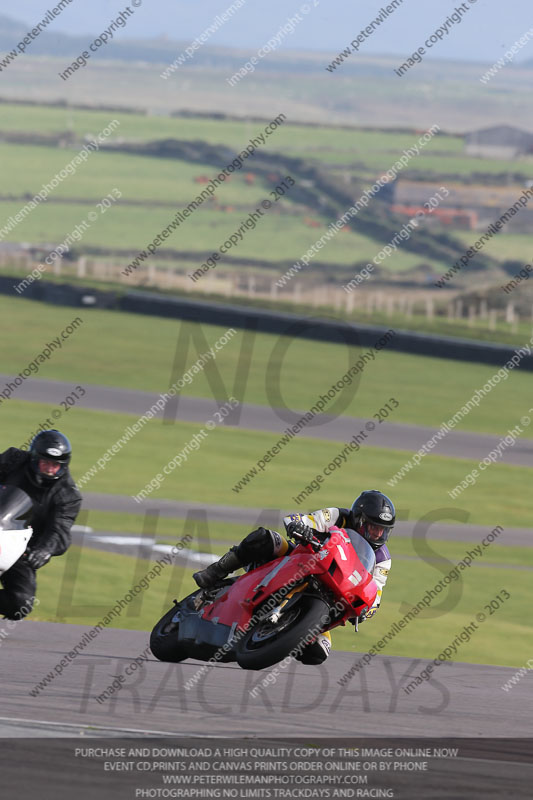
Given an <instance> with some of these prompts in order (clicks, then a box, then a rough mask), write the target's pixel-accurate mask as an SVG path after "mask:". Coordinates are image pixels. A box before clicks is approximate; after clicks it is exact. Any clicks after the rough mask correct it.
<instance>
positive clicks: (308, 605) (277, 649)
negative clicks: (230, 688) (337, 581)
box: [235, 595, 329, 669]
mask: <svg viewBox="0 0 533 800" xmlns="http://www.w3.org/2000/svg"><path fill="white" fill-rule="evenodd" d="M328 611H329V606H328V605H327V603H326V602H325V601H324V600H321V599H320V598H319V597H308V596H306V595H302V597H301V599H300V601H299V602H298V603H296V604H295V605H291V606H289V608H288V609H287V610H286V611H282V612H281V615H280V617H279V619H278V620H277V621H276V622H271V621H270V619H269V618H268V617H267V618H266V619H265V620H262V621H260V622H257V623H256V624H255V625H252V626H251V627H250V628H249V629H248V630H247V632H246V633H245V634H244V636H243V637H242V638H241V639H239V641H238V642H237V644H236V646H235V653H236V657H237V663H238V664H239V666H240V667H242V668H243V669H266V668H267V667H271V666H272V665H273V664H277V663H278V662H279V661H283V659H284V658H286V657H287V656H288V655H291V653H292V651H294V650H297V649H298V648H301V647H303V646H305V645H304V640H305V639H306V637H307V636H308V635H309V634H311V633H314V635H315V636H316V635H318V633H320V631H321V630H322V629H323V628H324V627H326V625H327V622H326V620H328V619H329V615H328ZM309 641H310V640H309ZM309 641H308V642H307V643H308V644H309Z"/></svg>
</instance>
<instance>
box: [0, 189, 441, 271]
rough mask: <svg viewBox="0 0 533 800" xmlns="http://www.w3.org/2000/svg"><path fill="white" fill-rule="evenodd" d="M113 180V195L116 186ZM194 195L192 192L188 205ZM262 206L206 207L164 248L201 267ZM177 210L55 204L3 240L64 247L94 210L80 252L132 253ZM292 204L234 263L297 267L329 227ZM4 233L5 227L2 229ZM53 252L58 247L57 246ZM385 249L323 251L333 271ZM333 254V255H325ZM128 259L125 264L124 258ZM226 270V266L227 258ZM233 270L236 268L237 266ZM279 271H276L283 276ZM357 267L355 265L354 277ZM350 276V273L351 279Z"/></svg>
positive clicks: (364, 241)
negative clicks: (187, 255)
mask: <svg viewBox="0 0 533 800" xmlns="http://www.w3.org/2000/svg"><path fill="white" fill-rule="evenodd" d="M118 185H119V184H117V183H116V182H114V181H113V180H111V179H109V181H108V193H110V192H111V190H112V189H113V188H114V187H115V186H118ZM268 192H269V190H268V189H265V190H264V192H263V198H264V199H268ZM194 197H196V194H193V193H192V190H191V196H190V199H193V198H194ZM23 205H24V203H23V202H22V201H20V202H17V203H14V202H4V203H1V204H0V207H1V208H2V210H3V214H4V216H5V219H6V220H7V219H8V218H9V216H10V215H12V216H14V215H15V214H16V213H17V212H18V211H20V209H21V207H22V206H23ZM258 205H259V204H252V203H250V205H249V207H248V208H247V209H246V210H244V209H243V210H240V211H227V212H226V211H216V210H209V209H208V208H200V209H198V210H197V211H196V212H195V213H194V214H193V215H191V216H190V217H189V219H187V220H185V222H182V223H181V224H180V226H179V228H178V229H177V230H176V231H175V232H173V233H172V234H171V235H170V236H169V238H168V239H166V240H165V242H164V244H163V247H162V249H174V250H182V251H188V252H192V253H194V252H197V253H198V256H197V264H196V266H197V267H198V266H200V264H201V263H202V260H203V259H202V255H201V254H205V253H211V252H216V251H217V250H218V249H219V248H220V246H221V245H223V244H224V242H225V241H226V240H227V239H228V237H229V236H231V234H233V233H234V232H235V231H237V230H238V229H239V228H240V227H241V225H242V224H243V222H244V220H246V218H247V217H248V216H249V214H250V213H251V212H252V211H255V209H256V208H257V206H258ZM180 208H181V206H176V208H174V209H172V208H154V207H148V208H146V207H143V206H142V205H140V206H124V205H122V206H121V205H120V201H118V202H117V204H116V206H112V207H111V208H109V209H107V210H106V211H105V213H104V214H102V213H101V210H100V209H98V207H97V206H96V204H93V203H87V204H80V203H74V202H69V203H67V202H65V203H62V204H57V203H53V204H52V203H50V204H47V205H41V206H39V208H38V209H36V210H35V211H34V212H33V213H32V214H30V215H29V216H28V217H27V218H26V219H25V220H24V222H22V223H20V224H19V225H18V226H17V227H16V228H15V229H14V230H13V231H11V232H10V233H8V234H7V235H6V236H5V241H31V242H36V243H37V242H39V243H42V244H45V243H47V244H51V245H55V246H56V245H57V244H59V243H61V242H63V241H64V240H65V239H66V237H67V236H68V234H69V233H70V232H71V231H74V230H75V228H76V226H77V225H80V224H81V223H82V222H83V221H84V220H85V221H88V216H87V215H88V214H89V212H90V211H94V212H95V213H97V214H98V218H97V220H96V221H95V222H93V223H92V224H91V227H90V229H89V230H86V231H85V232H84V233H83V235H82V240H81V242H80V244H79V245H75V246H76V249H77V250H79V251H81V252H83V250H84V247H88V246H93V247H104V248H105V247H109V248H120V249H129V250H131V251H133V252H135V251H138V250H144V249H145V248H146V246H147V245H148V244H149V243H150V242H151V241H152V240H153V239H155V237H156V236H157V235H158V234H159V233H160V232H161V231H162V230H163V228H166V227H167V226H168V225H169V224H170V223H171V222H172V221H173V220H174V218H175V215H176V212H177V211H178V210H179V209H180ZM286 209H287V205H286V204H284V205H281V204H280V205H279V206H276V207H275V208H272V209H270V210H267V211H264V212H263V213H264V216H263V217H261V219H258V220H257V222H256V227H255V228H254V229H251V230H248V231H247V232H246V235H245V236H244V237H243V238H242V239H241V240H240V241H239V242H238V243H237V246H235V247H233V248H232V249H230V250H229V251H228V255H229V256H230V257H236V258H239V259H246V258H250V259H254V260H256V259H262V258H267V259H268V260H272V261H274V262H276V261H290V262H296V261H297V260H298V259H299V258H300V257H301V256H303V255H304V254H305V253H306V252H307V250H308V249H309V248H310V247H311V245H313V244H314V243H315V242H316V241H317V239H319V238H320V237H321V236H322V235H323V234H324V233H325V232H326V230H327V225H328V221H327V220H325V219H323V218H322V219H321V218H320V217H318V216H315V215H313V217H312V219H313V220H317V221H319V222H321V225H320V227H318V228H310V227H309V226H308V225H306V224H305V222H304V219H303V217H301V216H295V215H290V214H286V213H285V211H286ZM0 227H1V226H0ZM51 249H52V248H51ZM380 249H381V245H380V244H379V243H377V242H376V241H375V240H374V239H370V238H369V237H367V236H362V235H360V234H358V233H355V232H354V231H351V230H350V231H348V232H346V233H340V234H339V235H338V236H336V237H335V238H334V239H332V240H331V242H330V243H328V249H327V250H324V256H323V259H321V260H324V259H325V258H326V257H327V261H328V262H329V263H331V264H332V266H333V268H335V265H337V264H339V265H350V264H355V263H359V264H360V263H361V262H363V261H364V262H368V261H371V260H372V259H373V258H374V256H375V255H376V254H377V253H378V252H379V250H380ZM326 253H327V256H326ZM122 260H123V259H122ZM422 260H423V259H422V258H421V256H418V255H416V254H414V253H408V252H407V251H404V252H401V251H400V252H399V253H398V254H397V255H395V256H394V257H393V258H390V259H388V260H385V261H384V262H383V264H384V266H386V268H387V269H390V270H391V271H398V272H399V271H402V270H407V269H412V268H414V267H415V266H416V265H418V264H420V263H421V262H422ZM154 261H157V262H158V263H159V264H161V265H165V264H166V265H168V266H171V267H173V266H175V262H174V261H170V262H169V261H168V260H167V261H161V258H158V257H157V256H155V257H154ZM433 263H434V264H435V272H436V273H438V272H439V271H442V272H445V271H446V269H448V266H449V265H448V264H445V263H444V262H438V261H435V262H433ZM219 264H220V266H224V265H225V262H224V257H223V256H222V258H221V260H220V262H219ZM231 269H232V270H235V266H234V265H231ZM278 272H279V270H278V271H277V272H276V273H273V274H275V277H276V278H277V277H278ZM355 272H356V269H355V267H354V274H355ZM351 277H352V275H351V274H349V275H346V277H345V279H346V281H348V280H349V279H351Z"/></svg>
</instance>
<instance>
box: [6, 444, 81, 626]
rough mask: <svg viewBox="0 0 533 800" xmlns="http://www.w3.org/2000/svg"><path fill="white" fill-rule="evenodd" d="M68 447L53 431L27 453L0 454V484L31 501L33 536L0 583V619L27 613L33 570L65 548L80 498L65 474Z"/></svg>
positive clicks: (15, 450)
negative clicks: (16, 489)
mask: <svg viewBox="0 0 533 800" xmlns="http://www.w3.org/2000/svg"><path fill="white" fill-rule="evenodd" d="M71 456H72V448H71V446H70V442H69V440H68V439H67V437H66V436H64V434H62V433H60V432H59V431H58V430H46V431H41V433H38V434H37V436H34V438H33V439H32V441H31V444H30V449H29V451H25V450H19V449H18V448H17V447H9V448H8V449H7V450H5V451H4V452H3V453H0V483H3V484H7V485H10V486H17V487H19V488H20V489H22V490H23V491H25V492H26V494H27V495H29V497H30V498H31V500H32V501H33V509H32V517H31V526H32V528H33V535H32V537H31V539H30V541H29V542H28V547H27V549H26V551H25V552H24V554H23V555H22V556H21V557H20V558H19V559H18V561H16V562H15V563H14V564H13V566H12V567H10V568H9V569H8V570H6V571H5V572H4V573H3V575H2V576H1V577H0V583H1V584H2V586H3V591H0V614H3V615H4V617H6V618H7V619H22V617H24V616H26V615H27V614H29V613H30V611H31V610H32V607H33V600H34V598H35V590H36V586H37V583H36V577H35V572H36V570H38V569H40V568H41V567H43V566H44V565H45V564H47V563H48V561H49V560H50V558H51V557H52V556H59V555H61V554H62V553H64V552H65V550H66V549H67V548H68V547H69V545H70V541H71V537H70V529H71V528H72V525H73V524H74V521H75V519H76V517H77V516H78V512H79V510H80V506H81V501H82V497H81V494H80V492H79V491H78V489H77V487H76V484H75V483H74V480H73V479H72V477H71V475H70V472H69V468H68V465H69V462H70V459H71Z"/></svg>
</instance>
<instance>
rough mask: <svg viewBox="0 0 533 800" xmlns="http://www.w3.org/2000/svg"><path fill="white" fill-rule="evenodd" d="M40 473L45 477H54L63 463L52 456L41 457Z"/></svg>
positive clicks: (39, 463)
mask: <svg viewBox="0 0 533 800" xmlns="http://www.w3.org/2000/svg"><path fill="white" fill-rule="evenodd" d="M37 468H38V470H39V474H40V475H43V476H44V477H45V478H54V477H55V476H56V475H57V473H58V472H59V470H60V469H61V463H60V462H59V461H54V460H53V459H51V458H40V459H39V461H38V462H37Z"/></svg>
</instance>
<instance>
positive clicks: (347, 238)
mask: <svg viewBox="0 0 533 800" xmlns="http://www.w3.org/2000/svg"><path fill="white" fill-rule="evenodd" d="M0 110H1V111H2V112H3V114H2V119H1V121H0V131H1V130H2V129H5V130H10V131H13V130H24V131H28V130H37V131H41V132H45V133H46V132H49V133H50V132H59V131H61V130H66V129H68V130H73V131H74V132H75V133H76V134H77V135H78V136H80V137H84V136H86V135H88V134H90V135H96V134H97V133H99V132H100V131H101V130H103V129H104V128H105V127H106V125H108V124H109V122H110V121H111V119H115V118H116V119H118V120H119V121H120V122H121V126H120V128H118V129H117V131H116V135H115V136H113V137H111V138H112V139H113V138H126V139H132V140H137V141H146V140H148V139H161V138H165V137H171V136H175V137H176V138H180V139H191V140H192V139H194V140H204V141H208V142H211V143H214V144H221V143H223V144H225V145H227V146H228V147H230V148H234V149H235V151H238V150H240V149H241V148H242V147H244V146H245V145H246V143H247V142H248V140H249V139H250V138H252V137H253V136H256V135H258V134H260V133H261V131H262V130H263V129H264V123H255V122H233V121H223V120H209V119H202V118H198V117H197V118H191V119H188V118H187V119H182V118H175V119H172V118H168V117H161V116H157V117H154V116H142V115H133V114H120V113H119V114H114V113H113V114H111V112H89V111H76V110H73V109H58V108H56V109H51V108H47V107H28V106H18V105H9V104H6V105H2V106H1V107H0ZM41 117H42V120H41ZM41 123H42V124H41ZM2 126H5V127H4V128H3V127H2ZM304 132H305V135H303V133H304ZM422 133H423V131H418V132H417V133H416V134H415V133H413V134H410V133H402V134H396V133H394V132H386V131H383V132H372V131H361V130H359V131H350V130H344V129H340V128H337V129H335V128H327V127H317V128H313V127H311V128H302V127H301V126H297V125H293V124H292V125H291V123H290V121H287V123H286V124H284V125H282V126H281V127H280V128H278V129H277V130H276V131H275V133H274V134H273V135H272V136H270V137H269V138H268V139H267V140H266V144H265V148H266V149H267V150H269V151H270V152H281V153H288V154H290V155H292V156H303V157H305V158H312V159H316V160H318V162H323V163H325V164H326V163H327V164H330V165H331V164H333V163H338V164H343V163H358V164H360V165H361V166H360V168H357V169H355V170H354V169H351V170H349V172H350V173H351V174H352V175H356V176H357V177H358V178H359V179H363V181H364V182H367V183H368V184H369V185H370V184H371V183H372V182H373V181H374V180H375V178H376V177H377V175H379V174H380V173H381V172H383V171H385V170H387V169H389V168H390V167H391V166H392V165H393V164H394V163H395V161H396V160H397V158H398V157H399V156H400V155H401V154H402V153H403V151H404V150H407V149H408V148H410V147H412V146H413V145H415V144H416V143H417V141H418V139H419V137H420V136H421V135H422ZM77 150H78V147H77V146H76V147H72V148H51V147H40V146H23V145H17V144H8V143H0V157H1V158H2V160H3V163H4V165H5V168H4V175H3V178H4V180H3V183H2V187H1V191H0V194H2V195H4V196H6V195H11V196H18V197H20V200H17V201H0V220H1V222H2V223H3V222H4V221H5V220H7V219H8V218H9V216H12V215H14V214H16V213H17V212H18V211H19V210H20V208H21V207H22V206H23V205H24V203H25V202H26V199H29V198H30V197H32V196H33V195H34V194H35V193H36V192H37V191H39V190H40V188H41V186H42V185H43V184H45V183H47V182H49V181H50V180H51V179H52V177H53V176H54V175H55V174H56V173H58V172H59V171H60V170H61V169H62V168H63V167H64V166H65V165H66V164H67V162H68V161H69V160H70V159H71V158H73V157H74V155H75V154H76V152H77ZM462 150H463V140H462V138H460V137H451V136H440V137H439V136H437V137H435V138H434V139H433V140H432V141H431V142H429V144H427V146H425V147H424V148H422V149H421V150H420V155H419V156H416V157H414V158H413V159H412V160H411V161H410V162H409V164H408V165H407V167H406V169H405V172H404V174H407V173H408V172H409V170H412V169H414V170H417V171H420V170H426V171H427V172H428V173H430V172H432V171H438V172H443V173H453V174H469V173H470V172H471V171H485V172H494V173H498V172H505V171H516V170H517V169H519V168H520V169H521V168H522V167H523V168H524V169H526V167H527V164H528V162H527V161H526V160H523V162H522V161H520V160H517V161H513V162H504V161H495V160H488V159H472V158H467V157H463V155H462ZM250 164H253V161H251V162H250ZM221 166H222V165H221ZM245 171H246V165H245V167H244V168H243V170H242V171H241V172H238V173H235V175H234V176H232V177H231V179H230V180H228V181H226V182H225V183H224V184H223V185H222V186H221V187H220V188H219V189H217V191H216V193H215V198H216V202H217V203H218V204H222V205H226V206H229V207H233V206H236V205H237V206H239V207H240V210H239V211H229V212H219V211H216V210H211V209H210V206H209V204H206V205H205V206H204V207H203V208H202V209H200V210H199V211H198V212H197V213H196V214H195V215H194V216H193V217H192V218H190V219H189V220H188V221H187V223H186V224H184V225H182V226H181V227H180V229H179V231H178V232H177V233H176V234H174V235H173V236H172V237H171V239H169V240H168V245H169V246H171V247H173V248H175V249H177V250H189V251H199V252H206V251H209V250H211V251H214V250H216V249H217V248H218V247H219V246H220V244H221V243H222V242H223V241H224V240H225V239H226V237H227V236H228V235H229V234H230V233H232V232H233V230H235V229H236V228H238V227H239V226H240V224H241V223H242V219H243V217H244V216H245V214H246V210H245V209H253V208H255V207H257V205H258V203H259V202H260V201H261V200H262V199H266V198H269V191H270V190H271V186H269V185H268V184H267V183H266V182H263V181H261V180H260V179H259V180H256V183H255V184H253V185H248V184H247V183H246V182H245V180H244V174H243V173H244V172H245ZM215 173H216V168H215V167H212V166H209V165H192V164H189V163H186V162H184V161H177V160H170V159H159V158H150V157H142V156H136V155H128V154H124V153H106V152H103V151H102V152H99V153H95V154H93V155H92V156H91V157H90V159H89V160H88V162H87V163H86V164H84V165H82V166H81V167H79V168H78V170H77V172H76V174H75V175H74V176H71V177H69V178H68V179H66V180H64V181H63V182H62V183H61V184H60V185H59V186H58V187H57V188H56V189H54V191H53V198H54V199H57V200H59V199H61V200H64V203H65V205H64V206H59V205H58V204H57V203H51V202H49V203H47V204H42V205H41V206H40V207H39V208H38V209H37V210H35V211H34V212H33V213H32V214H30V215H29V216H28V217H27V219H26V220H25V221H24V222H23V223H21V224H20V225H18V226H17V227H16V228H15V229H14V230H13V231H11V232H10V233H9V234H7V235H6V237H5V240H6V241H28V242H43V243H44V242H54V243H58V242H61V241H62V240H63V239H64V238H65V237H66V236H67V234H68V233H69V232H70V231H71V230H72V229H73V228H74V227H75V226H76V225H77V224H79V223H80V222H82V220H84V219H86V216H87V214H88V212H89V211H90V210H93V207H94V206H93V204H94V202H96V201H99V200H101V199H102V197H104V196H105V195H106V194H107V193H109V192H110V191H111V190H112V189H114V188H117V189H119V190H120V191H121V192H122V194H123V198H122V200H123V203H122V206H120V207H117V208H114V209H110V210H109V211H108V213H107V215H106V216H105V219H104V218H102V219H99V220H98V221H97V223H95V224H94V225H93V226H92V227H91V229H90V230H89V231H88V232H86V234H85V235H84V237H83V241H82V243H81V244H80V247H81V249H82V250H83V246H84V245H85V246H91V245H93V246H98V247H103V248H105V247H109V248H116V247H124V246H126V247H129V248H131V249H143V248H144V247H145V246H146V244H147V243H148V242H149V241H151V240H152V239H153V238H154V236H155V235H156V234H157V233H158V232H159V231H160V230H161V229H162V228H163V227H165V226H166V225H167V224H168V223H169V221H170V219H171V218H172V217H173V211H174V209H176V210H178V209H179V208H183V207H184V206H186V205H187V204H188V203H189V202H190V201H191V200H193V199H194V198H195V197H196V196H197V195H198V194H199V193H200V192H201V190H202V188H203V186H202V184H200V183H196V182H195V181H194V178H198V177H199V176H206V177H208V178H209V177H211V176H213V175H214V174H215ZM85 199H86V200H87V206H86V207H85V204H84V205H83V206H81V205H80V204H79V203H77V202H76V201H77V200H82V201H83V200H85ZM354 199H355V197H354ZM128 200H129V201H135V202H137V203H139V202H140V203H141V205H137V206H128V205H126V204H125V203H126V202H127V201H128ZM158 202H164V203H166V204H168V209H165V208H156V207H153V206H151V204H153V203H158ZM278 209H279V210H280V211H281V214H280V216H276V214H275V213H274V210H273V211H272V212H271V213H270V214H269V216H268V218H265V219H264V220H262V221H261V225H259V226H258V227H257V229H256V230H254V231H250V232H249V233H248V234H247V236H246V238H245V240H243V241H242V242H240V243H239V246H238V248H235V249H234V253H235V254H236V255H237V254H238V256H239V257H240V258H257V257H258V255H261V256H263V257H264V256H266V257H267V259H268V260H272V261H279V260H292V261H296V260H298V259H299V258H300V257H301V256H302V254H303V253H305V252H306V251H307V249H308V248H309V247H310V246H311V245H312V244H313V243H314V242H315V241H316V239H317V238H319V235H321V234H322V233H323V232H324V231H325V230H326V227H327V225H328V224H329V223H330V222H331V219H329V218H324V217H322V218H321V217H320V216H319V215H318V214H316V213H314V212H309V214H307V212H306V210H305V209H302V208H301V207H296V206H295V205H294V202H293V198H292V197H291V194H290V193H288V194H287V195H286V196H285V198H284V199H283V201H282V202H280V203H279V205H276V209H275V210H278ZM288 210H290V211H293V212H295V213H294V215H292V214H287V213H286V211H288ZM306 214H307V215H308V216H311V217H312V219H313V220H315V221H316V222H319V223H321V224H322V228H318V229H316V231H314V230H313V229H310V228H309V226H308V224H307V223H306V222H305V221H304V219H303V217H304V216H305V215H306ZM0 227H2V225H1V224H0ZM394 232H395V231H394V230H393V229H392V228H391V237H390V238H392V236H393V235H394ZM446 232H447V233H448V234H451V235H458V236H459V237H461V238H462V239H463V240H466V239H467V236H466V235H465V232H464V231H455V230H454V229H451V228H446ZM525 238H527V237H514V238H508V239H506V240H505V242H504V241H503V237H501V241H500V239H498V240H497V243H496V244H494V245H490V246H489V247H487V253H488V254H493V255H495V256H497V257H498V258H501V259H503V258H516V259H520V258H522V257H523V252H524V247H526V246H527V242H526V241H525ZM384 244H386V242H385V241H381V240H379V241H378V240H375V239H372V238H369V237H367V236H365V235H364V234H360V233H357V234H356V233H353V232H345V233H343V234H341V235H339V236H336V237H335V239H333V240H331V241H330V242H329V243H328V244H327V246H326V247H325V248H324V251H323V260H325V261H326V262H327V263H330V264H331V265H332V266H333V269H334V265H336V264H338V265H348V264H354V263H360V262H364V261H366V262H370V261H372V260H373V259H374V257H375V256H376V254H377V253H378V252H379V250H380V249H381V247H382V246H383V245H384ZM491 246H492V247H494V251H493V250H491ZM423 262H424V263H428V262H429V263H430V265H431V267H432V268H433V270H434V272H435V273H436V274H441V273H443V272H446V270H447V269H449V267H450V264H449V263H446V262H443V261H437V260H433V259H432V260H428V259H425V258H424V257H423V256H422V255H417V254H414V253H412V252H409V251H408V250H407V249H405V248H404V249H402V248H399V250H398V251H397V253H395V254H394V256H392V257H390V258H388V259H385V260H384V261H383V265H382V266H383V269H385V270H387V271H391V272H404V271H409V270H411V269H413V268H415V267H417V266H419V265H420V264H421V263H423ZM333 277H335V276H334V275H333ZM336 277H337V280H338V276H336Z"/></svg>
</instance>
